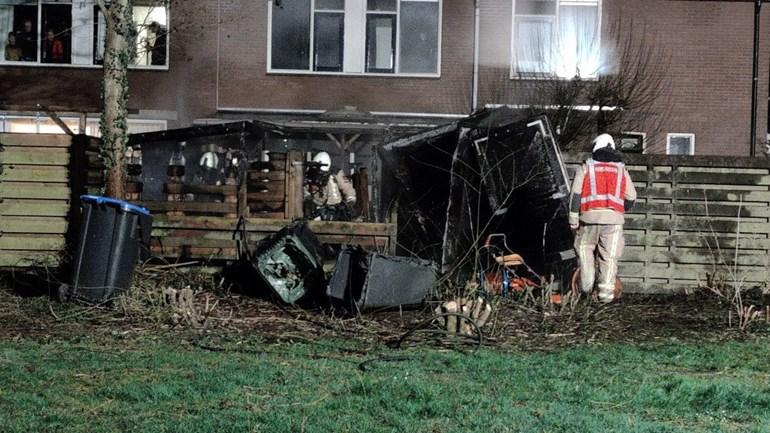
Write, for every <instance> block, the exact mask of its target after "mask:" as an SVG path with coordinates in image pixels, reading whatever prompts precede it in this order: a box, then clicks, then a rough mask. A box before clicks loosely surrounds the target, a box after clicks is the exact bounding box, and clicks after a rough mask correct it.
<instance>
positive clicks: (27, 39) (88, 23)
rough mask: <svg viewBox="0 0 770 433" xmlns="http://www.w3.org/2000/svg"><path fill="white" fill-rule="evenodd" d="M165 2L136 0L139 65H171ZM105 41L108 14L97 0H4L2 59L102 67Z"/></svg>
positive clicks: (0, 22) (0, 2)
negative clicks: (96, 3)
mask: <svg viewBox="0 0 770 433" xmlns="http://www.w3.org/2000/svg"><path fill="white" fill-rule="evenodd" d="M107 3H109V2H107ZM166 3H167V2H166V0H135V1H134V7H133V20H134V22H135V25H136V33H137V37H136V44H137V46H136V59H135V61H134V65H135V66H142V67H165V66H167V64H168V62H167V59H168V34H167V33H168V28H169V25H168V24H169V20H168V8H167V7H166V6H165V4H166ZM105 40H106V26H105V22H104V16H102V14H101V12H100V11H99V8H98V7H97V6H95V4H94V1H93V0H0V63H19V64H45V65H46V66H50V65H52V64H68V65H82V66H92V65H99V64H101V63H102V62H103V59H104V41H105Z"/></svg>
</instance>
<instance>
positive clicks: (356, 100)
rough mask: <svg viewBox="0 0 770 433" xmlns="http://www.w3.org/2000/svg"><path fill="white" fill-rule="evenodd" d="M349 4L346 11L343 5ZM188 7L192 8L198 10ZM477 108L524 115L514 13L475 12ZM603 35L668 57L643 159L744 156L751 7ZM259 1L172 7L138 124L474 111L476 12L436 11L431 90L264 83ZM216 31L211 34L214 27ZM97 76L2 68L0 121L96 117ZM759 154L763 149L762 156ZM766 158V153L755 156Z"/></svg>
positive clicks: (138, 81) (418, 85)
mask: <svg viewBox="0 0 770 433" xmlns="http://www.w3.org/2000/svg"><path fill="white" fill-rule="evenodd" d="M348 1H352V0H348ZM193 3H194V5H193ZM479 4H480V7H481V21H480V24H481V35H480V36H481V38H480V47H481V49H480V79H479V104H480V105H481V106H483V105H484V104H494V103H500V102H506V103H524V102H526V101H518V100H517V95H515V94H511V89H512V88H514V87H515V86H511V85H510V82H511V79H510V55H511V47H510V44H511V37H510V32H511V23H512V2H511V1H510V0H479ZM602 8H603V10H602V17H601V20H602V27H603V33H604V32H606V31H607V30H608V29H609V28H610V26H611V25H612V23H613V22H614V20H615V19H617V18H618V17H620V16H622V17H623V20H624V21H628V22H631V21H633V24H634V28H636V29H640V28H645V29H646V31H647V32H648V33H649V34H650V35H655V36H656V37H657V38H658V40H660V41H662V42H663V43H665V44H666V45H667V46H668V47H669V48H670V50H671V52H672V55H673V57H672V60H671V67H670V68H669V70H668V72H667V73H668V74H669V77H670V79H671V82H672V84H673V86H672V90H671V95H670V100H669V101H668V102H666V104H667V106H666V107H665V110H662V111H668V112H670V116H666V119H664V121H663V122H662V124H661V125H660V131H657V132H654V131H639V132H647V133H648V135H647V148H648V150H649V151H651V152H661V153H662V152H665V140H666V134H667V133H672V132H677V133H693V134H695V135H696V136H697V146H696V153H698V154H714V155H747V154H748V153H749V149H748V143H749V131H748V130H749V122H750V103H751V67H752V38H753V33H752V24H753V4H752V3H750V2H746V3H740V2H729V1H725V2H694V1H671V0H645V1H643V2H642V1H638V0H602ZM267 9H268V5H267V2H266V1H246V0H200V1H195V2H185V1H173V2H172V5H171V28H172V34H171V37H170V39H169V40H170V57H169V70H168V71H142V70H134V71H132V72H131V73H130V85H131V100H130V104H129V108H130V109H131V110H132V112H134V113H139V112H140V111H142V112H146V111H149V112H153V113H163V114H162V115H160V117H163V116H165V117H166V120H168V125H169V127H170V128H175V127H182V126H187V125H189V124H191V122H192V121H193V120H195V119H199V118H213V117H217V116H221V115H222V114H223V113H222V112H221V111H218V108H234V109H243V110H244V112H245V113H248V112H249V111H255V110H269V109H278V110H331V109H339V108H341V107H343V106H356V107H358V109H359V110H365V111H373V112H399V113H431V114H465V113H468V112H469V111H470V110H471V101H472V97H471V93H472V78H473V21H474V19H473V18H474V10H473V2H472V1H470V0H443V16H442V36H441V50H442V54H441V65H440V76H439V77H437V78H436V77H431V78H413V77H371V76H345V75H333V76H319V75H311V74H307V75H286V74H270V73H268V72H267V64H266V62H267ZM218 19H219V22H220V23H221V25H219V26H218V25H217V22H218V21H217V20H218ZM762 30H763V31H762V33H761V35H762V41H761V56H760V62H759V65H760V75H759V84H760V85H759V95H760V97H759V105H758V116H757V119H758V120H757V136H758V141H759V142H760V143H761V142H762V141H764V138H765V135H766V133H767V105H768V104H767V96H768V83H769V82H770V71H769V70H768V67H769V66H770V54H769V53H770V37H768V36H767V31H768V30H770V8H768V7H767V6H766V7H765V8H763V13H762ZM100 79H101V71H100V70H99V69H98V68H77V67H30V66H3V65H0V111H4V112H9V113H10V112H29V111H35V110H36V107H37V105H38V104H39V105H41V106H46V107H49V108H51V109H55V110H60V111H67V112H98V111H100V107H99V95H100ZM760 150H761V147H760ZM759 153H761V152H759Z"/></svg>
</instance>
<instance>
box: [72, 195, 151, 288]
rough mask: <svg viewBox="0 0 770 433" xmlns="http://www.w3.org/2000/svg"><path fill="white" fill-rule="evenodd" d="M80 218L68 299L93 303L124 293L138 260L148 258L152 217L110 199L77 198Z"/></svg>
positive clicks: (144, 210)
mask: <svg viewBox="0 0 770 433" xmlns="http://www.w3.org/2000/svg"><path fill="white" fill-rule="evenodd" d="M80 199H81V203H82V208H83V219H82V224H81V226H80V238H79V240H78V247H77V252H76V254H75V258H74V269H73V276H72V286H71V287H70V288H69V294H68V296H67V297H71V296H73V295H74V296H77V297H78V298H82V299H86V300H89V301H92V302H104V301H108V300H110V299H113V298H115V297H117V296H118V295H120V294H121V293H122V292H123V291H125V290H126V289H127V288H128V287H129V286H130V285H131V281H132V280H133V277H134V269H135V268H136V264H137V262H138V261H139V260H140V259H143V258H145V257H147V256H148V255H149V244H150V232H151V230H152V217H151V216H150V212H149V211H148V210H147V209H145V208H143V207H141V206H137V205H133V204H131V203H128V202H124V201H121V200H116V199H113V198H109V197H100V196H93V195H84V196H81V197H80Z"/></svg>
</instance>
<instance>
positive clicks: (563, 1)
mask: <svg viewBox="0 0 770 433" xmlns="http://www.w3.org/2000/svg"><path fill="white" fill-rule="evenodd" d="M554 1H555V2H556V10H555V11H554V14H553V15H526V14H522V15H518V16H519V17H523V18H536V19H546V18H549V19H550V20H551V21H552V31H551V33H552V35H551V45H553V44H554V43H556V41H558V37H559V19H560V16H559V11H560V9H561V8H560V6H561V5H567V6H596V7H597V10H598V12H599V16H598V19H597V20H596V31H597V35H596V43H597V45H598V46H599V47H601V45H602V31H601V29H602V17H603V15H604V14H603V6H602V3H603V2H604V0H554ZM511 6H512V7H511V38H510V53H509V54H510V59H511V61H510V64H509V65H508V67H509V71H510V74H509V78H510V79H512V80H514V79H520V80H542V79H547V80H554V79H555V80H569V79H571V78H573V77H562V76H559V75H557V74H556V72H553V71H551V72H519V71H518V70H517V67H516V63H517V62H516V16H517V15H516V0H511ZM550 55H551V56H552V55H553V54H550ZM599 56H601V50H599ZM600 62H601V59H600ZM580 78H581V79H586V80H595V79H596V76H595V75H586V76H585V77H580Z"/></svg>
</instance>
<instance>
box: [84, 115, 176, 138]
mask: <svg viewBox="0 0 770 433" xmlns="http://www.w3.org/2000/svg"><path fill="white" fill-rule="evenodd" d="M167 125H168V122H166V121H165V120H154V119H128V133H129V134H141V133H144V132H155V131H165V130H166V129H167V127H168V126H167ZM85 133H86V135H90V136H92V137H101V136H102V133H101V131H100V129H99V119H93V118H89V119H88V120H87V121H86V131H85Z"/></svg>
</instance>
